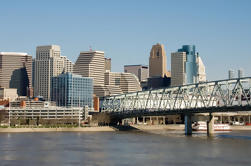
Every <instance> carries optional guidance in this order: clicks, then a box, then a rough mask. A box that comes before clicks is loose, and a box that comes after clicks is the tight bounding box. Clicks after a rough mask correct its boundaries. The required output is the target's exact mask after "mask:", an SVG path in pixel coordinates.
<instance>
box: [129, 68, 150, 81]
mask: <svg viewBox="0 0 251 166" xmlns="http://www.w3.org/2000/svg"><path fill="white" fill-rule="evenodd" d="M124 72H125V73H132V74H135V75H136V76H137V77H138V79H139V81H140V82H141V81H147V78H148V77H149V70H148V66H145V65H125V66H124Z"/></svg>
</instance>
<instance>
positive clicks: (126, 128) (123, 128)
mask: <svg viewBox="0 0 251 166" xmlns="http://www.w3.org/2000/svg"><path fill="white" fill-rule="evenodd" d="M110 127H112V128H113V129H114V130H116V131H141V130H139V129H137V128H135V127H133V126H129V125H126V126H125V125H112V126H110Z"/></svg>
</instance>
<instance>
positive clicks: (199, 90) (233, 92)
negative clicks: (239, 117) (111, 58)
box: [101, 77, 251, 113]
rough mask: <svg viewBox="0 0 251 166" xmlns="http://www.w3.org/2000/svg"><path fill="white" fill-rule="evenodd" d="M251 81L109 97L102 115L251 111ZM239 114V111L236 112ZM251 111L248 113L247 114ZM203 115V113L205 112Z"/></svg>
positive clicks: (172, 88)
mask: <svg viewBox="0 0 251 166" xmlns="http://www.w3.org/2000/svg"><path fill="white" fill-rule="evenodd" d="M250 97H251V77H245V78H238V79H229V80H220V81H212V82H205V83H198V84H189V85H184V86H177V87H171V88H163V89H156V90H147V91H139V92H134V93H128V94H122V95H116V96H109V97H105V98H104V100H103V101H102V106H101V108H102V112H110V113H133V112H137V111H138V112H139V111H141V112H142V111H144V112H162V111H164V112H179V111H183V112H184V111H191V110H207V109H208V108H210V109H212V108H214V109H215V108H216V109H215V110H222V109H221V108H224V109H226V111H227V109H228V108H240V109H239V110H238V111H242V109H241V108H244V107H245V108H248V109H249V108H251V101H250ZM236 111H237V110H236ZM245 111H247V109H246V110H245ZM201 112H203V111H201Z"/></svg>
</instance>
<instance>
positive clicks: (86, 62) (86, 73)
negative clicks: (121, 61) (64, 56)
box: [73, 51, 105, 85]
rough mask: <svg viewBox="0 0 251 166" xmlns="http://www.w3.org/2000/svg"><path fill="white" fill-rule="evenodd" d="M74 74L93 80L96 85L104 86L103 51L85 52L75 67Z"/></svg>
mask: <svg viewBox="0 0 251 166" xmlns="http://www.w3.org/2000/svg"><path fill="white" fill-rule="evenodd" d="M73 71H74V73H76V74H79V75H81V76H83V77H91V78H93V84H94V85H104V73H105V57H104V52H102V51H85V52H80V55H79V57H78V59H77V61H76V63H75V65H74V69H73Z"/></svg>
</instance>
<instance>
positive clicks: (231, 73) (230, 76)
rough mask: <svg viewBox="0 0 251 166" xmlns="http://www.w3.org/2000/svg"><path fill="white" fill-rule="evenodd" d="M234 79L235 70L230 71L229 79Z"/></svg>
mask: <svg viewBox="0 0 251 166" xmlns="http://www.w3.org/2000/svg"><path fill="white" fill-rule="evenodd" d="M233 78H234V71H233V70H231V69H230V70H228V79H233Z"/></svg>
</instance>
